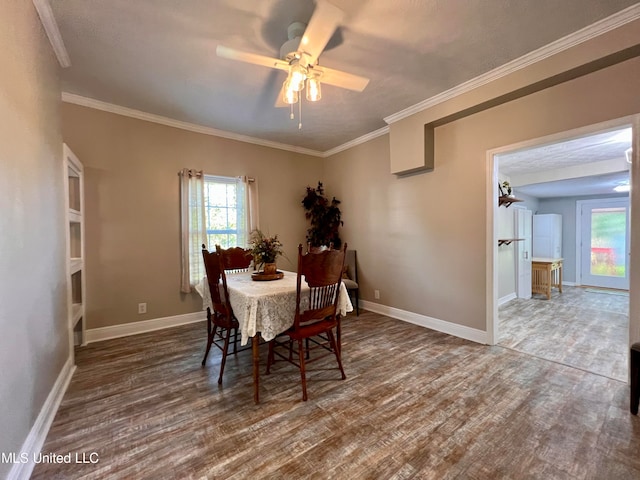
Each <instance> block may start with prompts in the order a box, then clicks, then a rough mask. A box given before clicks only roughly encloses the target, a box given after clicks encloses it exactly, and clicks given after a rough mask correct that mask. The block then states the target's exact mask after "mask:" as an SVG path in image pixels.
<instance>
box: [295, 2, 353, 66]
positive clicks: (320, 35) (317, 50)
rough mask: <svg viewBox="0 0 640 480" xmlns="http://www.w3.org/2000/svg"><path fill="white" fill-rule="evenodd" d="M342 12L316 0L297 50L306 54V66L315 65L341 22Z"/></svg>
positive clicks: (331, 5) (333, 6)
mask: <svg viewBox="0 0 640 480" xmlns="http://www.w3.org/2000/svg"><path fill="white" fill-rule="evenodd" d="M343 18H344V12H343V11H342V10H340V9H339V8H338V7H336V6H335V5H333V4H331V3H329V2H327V1H326V0H318V3H317V6H316V9H315V10H314V12H313V15H312V16H311V20H309V23H308V24H307V28H306V30H305V31H304V35H302V40H301V41H300V47H299V49H300V50H302V51H303V52H304V53H306V54H307V56H308V58H307V61H308V64H309V65H315V64H316V63H317V61H318V57H319V56H320V54H321V53H322V51H323V50H324V47H326V46H327V43H328V42H329V40H330V39H331V37H332V36H333V33H334V32H335V31H336V28H338V25H340V22H342V19H343Z"/></svg>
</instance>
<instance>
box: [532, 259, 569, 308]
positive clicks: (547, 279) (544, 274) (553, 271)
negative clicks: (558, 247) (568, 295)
mask: <svg viewBox="0 0 640 480" xmlns="http://www.w3.org/2000/svg"><path fill="white" fill-rule="evenodd" d="M552 288H557V289H558V291H559V292H560V293H562V258H532V259H531V292H532V293H541V294H543V295H546V296H547V300H549V299H550V298H551V289H552Z"/></svg>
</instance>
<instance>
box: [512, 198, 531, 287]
mask: <svg viewBox="0 0 640 480" xmlns="http://www.w3.org/2000/svg"><path fill="white" fill-rule="evenodd" d="M515 217H516V222H515V223H516V225H515V230H516V238H522V239H523V240H521V241H517V242H515V244H516V293H517V295H518V298H531V226H532V221H533V212H531V210H528V209H525V208H516V209H515Z"/></svg>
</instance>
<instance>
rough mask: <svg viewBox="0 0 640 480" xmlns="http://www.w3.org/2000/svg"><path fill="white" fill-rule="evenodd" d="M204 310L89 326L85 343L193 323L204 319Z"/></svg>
mask: <svg viewBox="0 0 640 480" xmlns="http://www.w3.org/2000/svg"><path fill="white" fill-rule="evenodd" d="M206 315H207V314H206V312H204V311H203V312H193V313H185V314H183V315H174V316H171V317H162V318H153V319H151V320H143V321H141V322H131V323H123V324H120V325H112V326H110V327H101V328H90V329H88V330H87V331H86V339H87V343H93V342H101V341H103V340H109V339H111V338H118V337H127V336H129V335H137V334H139V333H147V332H153V331H155V330H162V329H163V328H169V327H177V326H178V325H186V324H187V323H195V322H202V321H204V320H205V319H206V318H207V316H206Z"/></svg>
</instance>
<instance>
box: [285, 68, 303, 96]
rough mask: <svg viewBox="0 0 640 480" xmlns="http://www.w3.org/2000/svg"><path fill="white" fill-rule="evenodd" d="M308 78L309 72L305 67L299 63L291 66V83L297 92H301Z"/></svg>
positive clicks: (289, 79)
mask: <svg viewBox="0 0 640 480" xmlns="http://www.w3.org/2000/svg"><path fill="white" fill-rule="evenodd" d="M306 79H307V72H306V71H305V69H304V67H303V66H302V65H300V64H299V63H297V64H295V65H292V66H291V71H290V72H289V78H288V81H289V85H290V86H291V88H292V89H293V90H295V91H296V92H301V91H302V90H303V89H304V81H305V80H306Z"/></svg>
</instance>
